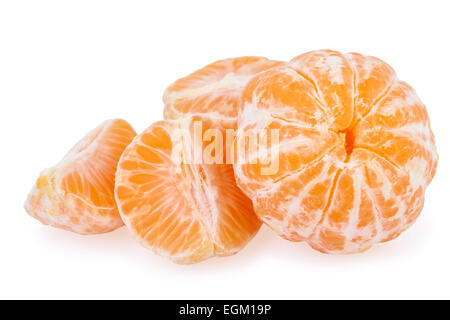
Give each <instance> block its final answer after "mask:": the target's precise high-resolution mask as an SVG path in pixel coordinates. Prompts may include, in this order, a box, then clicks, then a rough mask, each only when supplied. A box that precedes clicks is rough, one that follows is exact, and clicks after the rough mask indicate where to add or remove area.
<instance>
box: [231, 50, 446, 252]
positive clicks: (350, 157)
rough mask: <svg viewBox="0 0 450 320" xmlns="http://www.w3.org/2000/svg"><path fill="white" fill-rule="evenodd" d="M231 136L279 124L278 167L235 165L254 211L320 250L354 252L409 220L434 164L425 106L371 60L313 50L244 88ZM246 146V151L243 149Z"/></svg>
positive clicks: (383, 66) (415, 213)
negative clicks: (268, 171)
mask: <svg viewBox="0 0 450 320" xmlns="http://www.w3.org/2000/svg"><path fill="white" fill-rule="evenodd" d="M238 121H239V129H238V132H237V135H236V136H237V140H239V139H240V138H242V136H243V135H245V134H246V131H248V130H255V131H256V132H257V133H258V132H260V131H264V130H266V129H272V128H279V129H280V131H279V133H280V139H279V142H278V144H277V145H275V146H271V148H272V149H275V150H278V155H279V157H278V158H277V159H276V160H277V161H278V170H277V171H276V172H274V173H271V174H263V173H262V171H261V170H260V169H261V164H259V163H257V164H254V163H249V162H248V159H252V158H258V155H257V154H256V152H255V151H252V150H248V148H247V149H246V152H247V153H250V155H249V157H248V158H244V159H242V158H240V161H239V162H238V163H237V164H235V166H234V167H235V174H236V179H237V183H238V185H239V187H240V188H241V189H242V190H243V191H244V192H245V193H246V195H247V196H249V197H250V198H251V199H252V201H253V203H254V208H255V211H256V214H257V215H258V216H259V217H260V218H261V219H262V220H263V221H264V222H265V223H266V224H267V225H269V226H270V227H271V228H272V229H274V230H275V231H276V232H277V233H278V234H279V235H281V236H282V237H284V238H286V239H288V240H292V241H303V240H304V241H307V242H308V243H309V244H310V245H311V246H312V247H313V248H315V249H317V250H319V251H321V252H326V253H352V252H362V251H365V250H366V249H367V248H369V247H370V246H372V245H373V244H375V243H378V242H384V241H389V240H391V239H393V238H395V237H397V236H398V235H399V234H400V233H401V232H403V231H404V230H406V229H407V228H408V227H409V226H411V224H412V223H413V222H414V221H415V220H416V219H417V217H418V215H419V213H420V211H421V210H422V207H423V203H424V193H425V189H426V187H427V186H428V184H429V183H430V182H431V180H432V178H433V176H434V174H435V172H436V166H437V162H438V155H437V152H436V147H435V141H434V136H433V133H432V131H431V128H430V122H429V118H428V115H427V112H426V108H425V106H424V105H423V104H422V102H421V101H420V99H419V98H418V97H417V95H416V93H415V92H414V90H413V89H412V88H411V87H410V86H409V85H407V84H406V83H404V82H402V81H399V80H398V79H397V76H396V74H395V72H394V71H393V69H392V68H391V67H390V66H389V65H387V64H386V63H384V62H382V61H381V60H379V59H377V58H373V57H366V56H363V55H360V54H356V53H350V54H341V53H339V52H335V51H331V50H321V51H314V52H310V53H306V54H303V55H301V56H299V57H296V58H294V59H293V60H291V62H289V63H288V65H287V66H280V67H277V68H273V69H271V70H268V71H265V72H262V73H260V74H258V75H256V76H255V77H254V78H253V79H251V80H250V81H249V83H248V84H247V86H246V88H244V90H243V93H242V98H241V106H240V109H239V119H238ZM252 152H253V153H252Z"/></svg>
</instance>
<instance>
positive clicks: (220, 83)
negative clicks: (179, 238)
mask: <svg viewBox="0 0 450 320" xmlns="http://www.w3.org/2000/svg"><path fill="white" fill-rule="evenodd" d="M281 64H283V63H282V62H279V61H272V60H269V59H266V58H263V57H239V58H230V59H225V60H219V61H216V62H214V63H211V64H209V65H207V66H205V67H203V68H202V69H200V70H197V71H195V72H193V73H191V74H190V75H188V76H186V77H184V78H181V79H179V80H177V81H175V82H174V83H173V84H172V85H170V86H169V87H168V88H167V89H166V91H165V92H164V97H163V101H164V104H165V109H164V117H165V118H166V119H180V118H185V117H188V116H191V115H198V116H199V115H203V116H206V117H208V118H211V119H214V120H215V122H216V123H217V124H218V125H220V126H222V127H225V128H233V127H235V126H236V118H237V108H238V105H239V98H240V95H241V90H242V88H244V86H245V85H246V84H247V82H248V81H249V80H250V79H251V77H253V76H254V75H255V74H257V73H259V72H261V71H264V70H267V69H269V68H272V67H274V66H278V65H281Z"/></svg>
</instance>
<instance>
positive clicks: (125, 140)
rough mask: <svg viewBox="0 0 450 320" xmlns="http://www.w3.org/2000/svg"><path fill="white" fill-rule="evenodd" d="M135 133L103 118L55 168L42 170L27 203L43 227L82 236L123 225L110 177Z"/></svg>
mask: <svg viewBox="0 0 450 320" xmlns="http://www.w3.org/2000/svg"><path fill="white" fill-rule="evenodd" d="M135 136H136V132H135V131H134V129H133V128H132V127H131V125H130V124H128V123H127V122H126V121H124V120H120V119H114V120H108V121H105V122H103V123H102V124H101V125H100V126H98V127H97V128H95V129H94V130H93V131H91V132H90V133H88V134H87V135H86V136H85V137H84V138H83V139H82V140H80V141H79V142H78V143H77V144H76V145H75V146H74V147H73V148H72V149H71V150H70V151H69V152H68V153H67V154H66V156H65V157H64V158H63V159H62V160H61V161H60V162H59V163H58V164H57V165H56V166H54V167H52V168H50V169H46V170H44V171H43V172H42V173H41V175H40V176H39V178H38V179H37V181H36V185H35V186H34V187H33V189H32V190H31V192H30V194H29V196H28V198H27V201H26V202H25V209H26V211H27V212H28V213H29V214H30V215H31V216H32V217H34V218H36V219H38V220H39V221H41V222H42V223H43V224H45V225H50V226H53V227H57V228H61V229H65V230H69V231H73V232H76V233H80V234H94V233H104V232H108V231H112V230H114V229H117V228H118V227H120V226H122V225H123V222H122V219H121V218H120V215H119V212H118V210H117V206H116V203H115V200H114V176H115V172H116V168H117V163H118V162H119V158H120V156H121V154H122V152H123V151H124V150H125V147H126V146H127V145H128V144H129V143H130V142H131V141H132V140H133V138H134V137H135Z"/></svg>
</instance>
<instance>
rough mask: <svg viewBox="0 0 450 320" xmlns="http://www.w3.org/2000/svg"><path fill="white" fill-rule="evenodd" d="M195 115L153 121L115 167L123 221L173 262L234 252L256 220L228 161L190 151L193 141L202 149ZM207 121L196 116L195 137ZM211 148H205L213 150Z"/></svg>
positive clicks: (251, 232)
mask: <svg viewBox="0 0 450 320" xmlns="http://www.w3.org/2000/svg"><path fill="white" fill-rule="evenodd" d="M199 120H200V118H196V117H194V118H186V119H183V120H165V121H160V122H156V123H155V124H153V125H152V126H150V127H149V128H148V129H147V130H145V131H144V132H143V133H142V134H140V135H139V136H138V137H137V138H136V139H135V140H134V141H133V143H131V144H130V145H129V146H128V147H127V149H126V150H125V152H124V154H123V156H122V158H121V160H120V162H119V166H118V169H117V173H116V189H115V194H116V200H117V204H118V207H119V211H120V214H121V216H122V218H123V221H124V222H125V224H126V225H127V227H128V228H129V229H130V230H131V232H132V233H133V234H134V236H135V237H136V239H137V240H138V241H139V242H140V243H141V244H143V245H144V246H145V247H147V248H150V249H151V250H153V251H154V252H156V253H158V254H160V255H163V256H166V257H168V258H170V259H172V260H173V261H175V262H178V263H194V262H198V261H201V260H204V259H206V258H208V257H211V256H214V255H218V256H227V255H231V254H234V253H236V252H238V251H239V250H240V249H242V248H243V247H244V246H245V245H246V244H247V242H248V241H249V240H250V239H251V238H252V237H253V236H254V235H255V234H256V232H257V231H258V229H259V227H260V225H261V222H260V221H259V220H258V218H257V217H256V215H255V213H254V211H253V208H252V203H251V201H250V199H248V198H247V197H246V196H245V195H244V194H243V193H242V191H241V190H240V189H239V188H238V187H237V185H236V182H235V179H234V174H233V167H232V165H229V164H220V162H221V161H216V162H214V163H213V162H208V163H206V164H205V163H204V162H202V159H200V161H198V162H195V160H194V158H193V157H192V156H191V155H193V154H194V153H195V152H196V151H195V148H196V146H195V144H196V143H197V146H198V147H199V148H200V149H199V150H200V151H201V152H204V150H208V147H207V145H209V143H203V141H202V140H197V139H196V138H195V137H194V135H195V134H194V131H193V130H194V123H195V121H199ZM197 123H198V122H197ZM213 125H214V124H213V123H212V122H211V121H203V122H202V129H201V132H200V139H202V137H203V136H204V133H205V131H206V130H207V129H208V128H211V126H213ZM199 141H200V142H199ZM221 147H222V146H221ZM218 149H219V148H218ZM218 149H217V150H216V151H212V152H211V154H212V155H213V156H214V155H215V154H217V155H218V156H219V153H216V152H219V151H220V150H218ZM222 156H223V154H222V153H221V154H220V156H219V157H222ZM214 161H215V160H214ZM217 162H219V164H215V163H217Z"/></svg>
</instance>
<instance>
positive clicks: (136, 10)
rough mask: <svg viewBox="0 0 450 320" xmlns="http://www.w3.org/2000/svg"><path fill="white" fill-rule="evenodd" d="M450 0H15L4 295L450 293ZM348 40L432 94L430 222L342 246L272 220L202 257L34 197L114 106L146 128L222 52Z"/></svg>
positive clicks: (9, 18) (0, 273) (0, 37)
mask: <svg viewBox="0 0 450 320" xmlns="http://www.w3.org/2000/svg"><path fill="white" fill-rule="evenodd" d="M449 12H450V8H449V3H448V1H411V0H409V1H392V0H390V1H380V0H377V1H316V0H315V1H280V0H277V1H262V0H259V1H243V0H239V1H230V0H227V1H225V0H224V1H193V0H190V1H167V0H165V1H111V0H109V1H93V0H89V1H18V0H15V1H1V2H0V110H1V114H0V130H1V131H0V137H1V157H0V170H1V176H0V177H1V180H0V199H1V201H0V217H1V219H0V249H1V250H0V298H161V299H166V298H167V299H169V298H193V299H196V298H224V299H228V298H234V299H240V298H246V299H251V298H255V299H259V298H267V299H272V298H273V299H278V298H295V299H299V298H450V289H449V288H450V246H449V244H450V212H449V211H450V209H449V207H450V205H449V203H450V186H449V181H450V172H449V170H450V168H449V160H450V159H449V157H450V154H449V149H448V148H447V146H448V145H449V140H450V122H449V121H450V120H449V119H450V98H449V97H450V89H449V84H450V76H449V75H450V42H449V31H450V22H449V21H450V20H449V18H448V13H449ZM325 48H329V49H335V50H340V51H344V52H348V51H355V52H360V53H363V54H370V55H374V56H377V57H379V58H382V59H383V60H385V61H387V62H388V63H390V64H391V65H392V66H393V67H394V68H395V69H396V71H397V73H398V75H399V77H400V78H401V79H403V80H406V81H407V82H409V83H410V84H411V85H412V86H413V87H414V88H415V89H416V90H417V92H418V94H419V96H420V97H421V99H422V100H423V101H424V102H425V104H426V105H427V107H428V111H429V115H430V118H431V122H432V128H433V130H434V133H435V135H436V138H437V144H438V151H439V153H440V163H439V167H438V172H437V175H436V177H435V179H434V181H433V182H432V184H431V185H430V187H429V188H428V190H427V195H426V204H425V208H424V210H423V212H422V215H421V216H420V218H419V220H418V221H417V223H416V224H415V225H414V226H413V227H412V228H411V229H409V230H408V231H407V232H405V233H404V234H403V235H402V236H400V238H398V239H396V240H394V241H392V242H389V243H387V244H384V245H380V246H377V247H375V248H373V249H371V250H369V251H368V252H366V253H364V254H359V255H350V256H328V255H323V254H320V253H318V252H316V251H313V250H312V249H310V248H309V247H308V246H307V245H305V244H298V243H290V242H288V241H285V240H282V239H280V238H278V237H277V236H276V235H275V234H273V233H272V232H271V231H270V230H268V229H267V228H263V229H262V230H261V232H260V233H259V234H258V235H257V236H256V238H255V239H254V240H253V241H252V242H251V243H250V244H249V245H248V246H247V247H246V248H245V249H244V250H243V251H242V252H240V253H239V254H237V255H235V256H233V257H229V258H213V259H209V260H207V261H205V262H202V263H200V264H196V265H190V266H180V265H176V264H173V263H171V262H170V261H167V260H165V259H164V258H161V257H159V256H156V255H154V254H153V253H152V252H150V251H147V250H146V249H144V248H143V247H141V246H140V245H139V244H138V243H136V242H135V241H134V240H133V239H132V238H131V236H130V235H129V234H128V232H127V230H126V229H125V228H121V229H119V230H117V231H115V232H112V233H109V234H104V235H96V236H80V235H77V234H73V233H70V232H65V231H61V230H57V229H54V228H51V227H45V226H43V225H41V224H40V223H39V222H38V221H36V220H34V219H32V218H31V217H29V216H28V215H27V214H26V213H25V211H24V209H23V202H24V200H25V198H26V196H27V193H28V191H29V189H30V188H31V186H32V185H33V183H34V182H35V179H36V178H37V176H38V175H39V172H40V171H41V170H42V169H44V168H46V167H49V166H52V165H54V164H55V163H56V162H58V160H59V159H60V158H62V156H63V155H64V154H65V152H66V151H68V149H69V148H70V147H71V146H72V145H73V144H74V143H75V142H76V141H78V139H80V138H81V137H82V136H83V135H84V134H85V133H86V132H88V131H89V130H90V129H92V128H93V127H95V126H96V125H97V124H99V123H100V122H102V121H103V120H105V119H108V118H116V117H119V118H124V119H126V120H128V121H129V122H131V123H132V124H133V125H134V127H135V128H136V130H137V131H142V130H143V129H145V128H146V127H147V126H149V125H150V124H151V123H152V122H154V121H156V120H159V119H161V118H162V109H163V104H162V101H161V97H162V93H163V90H164V89H165V87H166V86H168V85H169V84H170V83H171V82H173V81H174V80H176V79H177V78H179V77H181V76H184V75H186V74H188V73H190V72H192V71H194V70H196V69H198V68H200V67H202V66H204V65H206V64H208V63H210V62H213V61H215V60H217V59H222V58H227V57H236V56H242V55H261V56H266V57H269V58H273V59H281V60H289V59H291V58H293V57H294V56H296V55H299V54H301V53H303V52H305V51H309V50H315V49H325Z"/></svg>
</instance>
